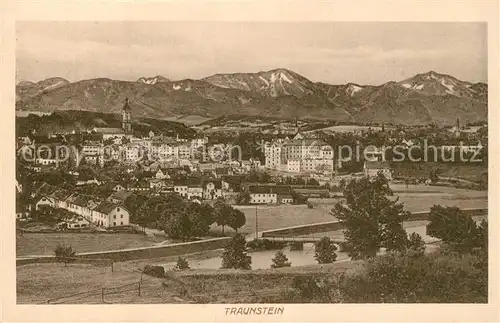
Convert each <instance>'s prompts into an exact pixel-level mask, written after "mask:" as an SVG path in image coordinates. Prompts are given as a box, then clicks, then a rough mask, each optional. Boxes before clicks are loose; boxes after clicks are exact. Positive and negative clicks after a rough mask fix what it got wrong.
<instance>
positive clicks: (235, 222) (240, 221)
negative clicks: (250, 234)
mask: <svg viewBox="0 0 500 323" xmlns="http://www.w3.org/2000/svg"><path fill="white" fill-rule="evenodd" d="M231 209H232V212H231V216H230V218H229V223H228V224H227V225H228V226H229V227H230V228H231V229H233V230H235V231H236V232H238V229H239V228H241V227H242V226H244V225H245V223H246V222H247V218H246V217H245V213H243V212H241V211H240V210H238V209H235V208H232V207H231Z"/></svg>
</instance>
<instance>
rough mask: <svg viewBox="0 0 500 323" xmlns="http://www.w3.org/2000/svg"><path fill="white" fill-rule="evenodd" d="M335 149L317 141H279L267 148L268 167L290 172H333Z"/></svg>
mask: <svg viewBox="0 0 500 323" xmlns="http://www.w3.org/2000/svg"><path fill="white" fill-rule="evenodd" d="M333 157H334V156H333V149H332V147H331V146H330V145H328V144H327V143H325V142H323V141H321V140H315V139H293V140H286V141H283V142H280V141H277V142H273V143H269V144H267V145H266V146H265V158H266V167H268V168H273V169H281V170H287V171H290V172H303V171H308V172H316V171H318V172H323V171H329V172H332V171H333Z"/></svg>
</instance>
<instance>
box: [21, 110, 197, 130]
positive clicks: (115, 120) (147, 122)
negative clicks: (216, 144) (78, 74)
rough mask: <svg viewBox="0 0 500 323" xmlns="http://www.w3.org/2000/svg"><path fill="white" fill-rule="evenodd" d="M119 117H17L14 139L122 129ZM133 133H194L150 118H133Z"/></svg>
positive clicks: (92, 114) (97, 114) (60, 114)
mask: <svg viewBox="0 0 500 323" xmlns="http://www.w3.org/2000/svg"><path fill="white" fill-rule="evenodd" d="M121 120H122V117H121V114H111V113H100V112H91V111H81V110H78V111H75V110H65V111H55V112H53V113H51V114H50V115H43V116H38V115H34V114H30V115H28V116H26V117H16V135H18V136H24V135H27V134H28V133H29V132H31V131H32V130H35V132H36V133H37V134H39V135H45V134H49V133H54V132H71V131H73V130H91V129H93V128H94V127H109V128H121ZM132 128H133V130H134V131H136V132H139V133H140V134H141V135H147V134H148V133H149V131H150V130H152V131H153V132H154V133H155V134H157V135H158V134H161V133H163V134H170V135H175V134H179V135H181V136H193V135H195V134H196V132H195V131H194V130H192V129H191V128H189V127H187V126H185V125H184V124H182V123H178V122H173V121H166V120H158V119H152V118H136V119H134V120H133V122H132Z"/></svg>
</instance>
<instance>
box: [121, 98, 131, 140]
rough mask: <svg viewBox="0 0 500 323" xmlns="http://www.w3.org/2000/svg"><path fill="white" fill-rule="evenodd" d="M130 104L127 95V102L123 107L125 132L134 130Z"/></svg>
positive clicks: (123, 127)
mask: <svg viewBox="0 0 500 323" xmlns="http://www.w3.org/2000/svg"><path fill="white" fill-rule="evenodd" d="M131 110H132V109H130V106H129V105H128V98H127V97H125V104H124V105H123V109H122V129H123V131H125V133H131V132H132V116H131V113H130V112H131Z"/></svg>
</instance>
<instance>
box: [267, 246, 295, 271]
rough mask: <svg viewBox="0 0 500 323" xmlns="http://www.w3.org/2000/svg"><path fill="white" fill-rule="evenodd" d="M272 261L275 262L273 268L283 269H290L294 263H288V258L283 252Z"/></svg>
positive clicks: (278, 253)
mask: <svg viewBox="0 0 500 323" xmlns="http://www.w3.org/2000/svg"><path fill="white" fill-rule="evenodd" d="M271 260H272V262H273V263H272V264H271V268H283V267H290V266H291V265H292V263H291V262H289V261H288V257H287V256H286V255H285V253H284V252H283V251H282V250H280V251H278V252H276V254H275V255H274V258H273V259H271Z"/></svg>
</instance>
